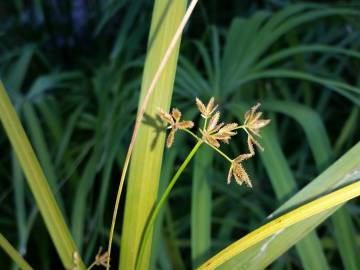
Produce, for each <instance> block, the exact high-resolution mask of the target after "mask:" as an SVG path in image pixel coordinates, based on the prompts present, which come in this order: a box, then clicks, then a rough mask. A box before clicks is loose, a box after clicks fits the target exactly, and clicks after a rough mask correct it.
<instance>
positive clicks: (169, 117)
mask: <svg viewBox="0 0 360 270" xmlns="http://www.w3.org/2000/svg"><path fill="white" fill-rule="evenodd" d="M159 116H160V118H161V120H163V121H164V122H166V123H167V124H168V127H167V128H168V129H170V133H169V135H168V137H167V139H166V146H167V147H168V148H169V147H171V145H172V144H173V142H174V138H175V133H176V131H177V130H178V129H188V128H192V127H193V126H194V123H193V122H192V121H180V119H181V112H180V111H179V110H178V109H176V108H173V109H172V111H171V114H170V113H167V112H165V111H164V110H162V109H159Z"/></svg>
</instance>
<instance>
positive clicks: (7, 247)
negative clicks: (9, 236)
mask: <svg viewBox="0 0 360 270" xmlns="http://www.w3.org/2000/svg"><path fill="white" fill-rule="evenodd" d="M0 247H1V248H2V249H3V250H4V251H5V253H6V254H7V255H9V257H10V258H11V259H12V260H13V261H14V262H15V263H16V265H17V266H18V267H19V268H20V269H23V270H33V268H32V267H31V266H30V265H29V264H28V263H27V261H25V259H24V258H23V257H22V256H21V255H20V254H19V253H18V252H17V250H16V249H15V248H14V247H13V246H12V245H11V244H10V243H9V241H8V240H6V238H5V237H4V236H3V235H2V234H1V233H0Z"/></svg>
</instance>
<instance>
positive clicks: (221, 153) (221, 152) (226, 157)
mask: <svg viewBox="0 0 360 270" xmlns="http://www.w3.org/2000/svg"><path fill="white" fill-rule="evenodd" d="M205 143H206V144H207V145H208V146H210V147H211V148H212V149H214V150H215V151H216V152H218V153H219V154H220V155H222V156H223V157H224V158H225V159H226V160H227V161H229V162H230V163H232V162H233V161H232V159H231V158H229V157H228V156H227V155H226V154H225V153H224V152H223V151H221V150H220V149H219V148H216V147H215V146H213V145H212V144H210V143H207V142H205Z"/></svg>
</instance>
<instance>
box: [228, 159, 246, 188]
mask: <svg viewBox="0 0 360 270" xmlns="http://www.w3.org/2000/svg"><path fill="white" fill-rule="evenodd" d="M232 176H234V178H235V181H236V183H238V184H239V185H242V184H243V183H245V184H246V185H247V186H248V187H252V184H251V181H250V178H249V175H248V174H247V172H246V171H245V169H244V167H243V166H242V164H241V162H236V161H235V160H234V161H233V162H232V163H231V166H230V169H229V173H228V178H227V183H228V184H230V182H231V178H232Z"/></svg>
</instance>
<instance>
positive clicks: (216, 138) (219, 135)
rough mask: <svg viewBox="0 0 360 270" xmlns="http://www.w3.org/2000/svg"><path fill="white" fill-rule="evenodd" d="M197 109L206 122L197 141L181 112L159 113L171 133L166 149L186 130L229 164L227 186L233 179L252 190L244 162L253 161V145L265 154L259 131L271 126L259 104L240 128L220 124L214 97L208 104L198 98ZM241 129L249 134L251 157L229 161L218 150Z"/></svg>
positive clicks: (248, 154) (246, 115) (246, 116)
mask: <svg viewBox="0 0 360 270" xmlns="http://www.w3.org/2000/svg"><path fill="white" fill-rule="evenodd" d="M196 105H197V107H198V109H199V111H200V113H201V117H202V118H204V119H205V121H204V126H203V128H200V129H199V131H200V134H201V135H202V137H201V138H200V137H198V136H197V135H195V134H194V133H192V132H191V131H190V130H189V129H191V128H192V127H193V126H194V123H193V122H192V121H180V118H181V112H180V111H179V110H178V109H175V108H174V109H173V110H172V112H171V114H170V113H167V112H164V111H163V110H161V109H160V110H159V115H160V118H161V119H162V120H163V121H165V122H166V123H167V124H168V128H169V129H170V133H169V135H168V137H167V143H166V145H167V147H170V146H171V145H172V144H173V141H174V137H175V133H176V131H177V130H179V129H180V130H184V131H187V132H188V133H190V134H191V135H192V136H193V137H195V138H196V139H197V140H199V141H201V142H203V143H206V144H207V145H209V146H210V147H212V148H213V149H214V150H216V151H217V152H219V153H220V154H221V155H222V156H224V157H226V159H227V160H228V161H229V162H230V169H229V173H228V178H227V183H228V184H229V183H230V182H231V178H232V177H234V178H235V181H236V182H237V183H238V184H239V185H242V184H243V183H245V184H246V185H247V186H249V187H252V184H251V181H250V178H249V176H248V174H247V172H246V171H245V169H244V167H243V165H242V162H243V161H245V160H247V159H249V158H251V157H253V156H254V155H255V150H254V145H256V146H257V147H258V148H259V149H260V150H263V147H262V146H261V145H260V143H259V142H258V141H257V140H256V139H255V138H256V137H260V129H261V128H263V127H265V126H266V125H268V124H269V122H270V120H268V119H261V116H262V112H259V111H257V110H258V108H259V106H260V104H259V103H258V104H256V105H255V106H253V107H252V108H251V109H250V110H248V111H247V112H246V113H245V115H244V123H243V124H242V125H239V124H238V123H228V124H225V123H223V122H221V121H220V112H219V111H217V108H218V105H216V104H215V100H214V98H213V97H212V98H211V99H210V100H209V102H208V104H207V105H206V106H205V104H204V103H203V102H202V101H201V100H200V99H198V98H196ZM238 129H242V130H244V131H245V132H246V134H247V145H248V150H249V152H248V153H245V154H241V155H239V156H237V157H236V158H234V159H230V158H229V157H228V156H227V155H226V154H224V153H223V152H222V151H221V150H220V149H219V148H220V143H221V142H222V143H226V144H228V143H229V141H230V139H231V137H232V136H235V135H236V134H237V132H236V130H238Z"/></svg>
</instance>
